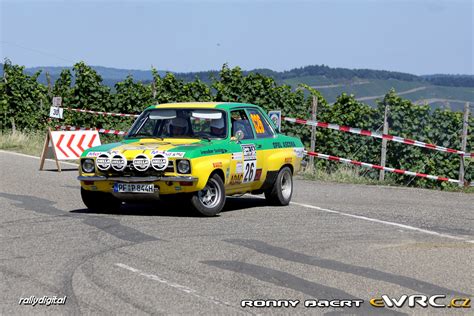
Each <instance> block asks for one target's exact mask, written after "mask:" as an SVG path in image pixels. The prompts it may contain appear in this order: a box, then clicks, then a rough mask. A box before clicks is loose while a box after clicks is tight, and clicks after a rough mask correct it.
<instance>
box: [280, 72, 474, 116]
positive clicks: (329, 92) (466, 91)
mask: <svg viewBox="0 0 474 316" xmlns="http://www.w3.org/2000/svg"><path fill="white" fill-rule="evenodd" d="M361 81H363V82H367V81H368V83H363V84H356V83H357V82H359V83H360V82H361ZM284 83H286V84H289V85H291V86H294V87H296V86H297V85H298V84H299V83H306V84H308V85H311V86H325V85H326V86H327V85H331V84H333V85H338V86H336V87H317V90H319V91H320V92H321V93H322V94H323V96H324V97H325V98H326V99H327V100H328V102H329V103H333V102H334V101H336V98H337V96H339V95H340V94H341V93H343V92H345V93H348V94H354V95H355V96H356V98H361V97H367V96H381V95H384V94H385V93H387V92H388V91H389V90H390V89H391V88H394V89H395V91H397V92H403V91H407V90H411V89H415V88H420V87H426V89H423V90H418V91H414V92H412V93H408V94H404V95H403V97H404V98H407V99H410V100H412V101H418V100H423V99H449V100H460V101H463V102H454V101H450V102H449V107H450V108H451V109H453V110H457V111H459V110H462V107H463V106H464V101H469V102H472V103H474V88H467V87H445V86H435V85H430V84H427V83H426V82H421V81H402V80H394V79H389V80H376V79H371V80H365V79H358V80H357V81H353V82H347V80H338V79H330V78H325V77H323V76H306V77H301V78H291V79H286V80H285V81H284ZM431 101H433V100H431ZM364 103H368V104H371V105H374V104H375V100H364ZM433 105H434V106H435V107H437V106H446V104H445V103H444V102H441V101H438V102H434V103H433Z"/></svg>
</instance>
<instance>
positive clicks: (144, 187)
mask: <svg viewBox="0 0 474 316" xmlns="http://www.w3.org/2000/svg"><path fill="white" fill-rule="evenodd" d="M114 192H117V193H124V192H126V193H155V186H154V185H153V183H152V184H149V183H146V184H145V183H115V184H114Z"/></svg>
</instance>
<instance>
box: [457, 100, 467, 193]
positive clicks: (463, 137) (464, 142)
mask: <svg viewBox="0 0 474 316" xmlns="http://www.w3.org/2000/svg"><path fill="white" fill-rule="evenodd" d="M468 125H469V102H466V104H464V116H463V119H462V135H461V151H464V152H465V151H466V147H467V128H468ZM459 159H461V162H460V165H459V183H458V185H459V186H460V187H462V186H464V163H465V158H464V155H459Z"/></svg>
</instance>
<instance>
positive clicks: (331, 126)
mask: <svg viewBox="0 0 474 316" xmlns="http://www.w3.org/2000/svg"><path fill="white" fill-rule="evenodd" d="M282 118H283V120H285V121H287V122H292V123H298V124H305V125H310V126H316V127H322V128H329V129H333V130H337V131H342V132H346V133H353V134H358V135H364V136H369V137H375V138H381V139H387V140H391V141H394V142H399V143H403V144H408V145H413V146H418V147H423V148H428V149H432V150H437V151H442V152H447V153H452V154H458V155H463V156H464V157H466V158H473V157H474V153H466V152H464V151H462V150H457V149H451V148H446V147H443V146H438V145H434V144H429V143H425V142H421V141H418V140H413V139H409V138H403V137H399V136H393V135H389V134H381V133H377V132H373V131H369V130H364V129H360V128H354V127H349V126H343V125H337V124H332V123H324V122H319V121H311V120H303V119H296V118H291V117H282Z"/></svg>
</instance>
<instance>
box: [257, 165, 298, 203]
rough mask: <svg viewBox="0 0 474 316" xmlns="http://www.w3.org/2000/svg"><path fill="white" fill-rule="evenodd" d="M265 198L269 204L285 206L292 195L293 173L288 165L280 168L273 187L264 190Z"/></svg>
mask: <svg viewBox="0 0 474 316" xmlns="http://www.w3.org/2000/svg"><path fill="white" fill-rule="evenodd" d="M264 193H265V199H266V200H267V202H268V203H269V204H270V205H276V206H285V205H288V204H290V201H291V197H292V196H293V173H292V172H291V169H290V168H289V167H284V168H281V169H280V172H278V175H277V177H276V180H275V183H274V184H273V187H272V188H270V189H268V190H266V191H265V192H264Z"/></svg>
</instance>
